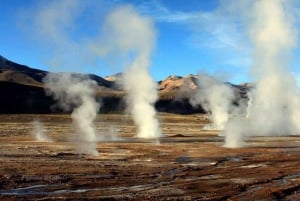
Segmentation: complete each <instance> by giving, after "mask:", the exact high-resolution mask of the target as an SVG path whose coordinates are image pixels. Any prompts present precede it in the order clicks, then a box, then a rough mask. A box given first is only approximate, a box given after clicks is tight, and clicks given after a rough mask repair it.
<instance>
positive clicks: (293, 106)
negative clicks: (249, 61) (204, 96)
mask: <svg viewBox="0 0 300 201" xmlns="http://www.w3.org/2000/svg"><path fill="white" fill-rule="evenodd" d="M289 2H290V1H281V0H264V1H253V7H252V9H251V17H250V18H249V19H250V20H249V21H248V30H249V36H250V39H251V41H252V43H253V45H254V52H253V61H254V62H253V67H252V68H251V72H252V74H253V75H254V77H255V78H256V79H257V81H256V85H255V88H254V89H253V90H252V91H251V92H250V93H249V94H248V95H249V99H250V101H249V102H248V108H247V111H248V112H247V114H246V115H245V116H243V117H239V118H234V119H232V120H231V121H230V122H229V124H228V126H227V128H226V130H225V131H224V133H225V136H226V140H225V146H227V147H239V146H243V145H244V142H243V141H244V140H245V138H247V137H248V136H257V135H264V136H266V135H267V136H272V135H291V134H299V132H300V126H299V122H298V121H299V118H300V113H299V112H300V105H299V89H298V88H297V83H296V80H295V78H294V77H293V74H292V73H291V69H290V61H291V56H292V50H293V49H294V48H295V47H296V45H297V36H296V30H295V28H294V25H293V22H294V20H293V19H292V18H291V15H290V13H289V10H288V8H289V5H288V3H289ZM245 117H246V118H245Z"/></svg>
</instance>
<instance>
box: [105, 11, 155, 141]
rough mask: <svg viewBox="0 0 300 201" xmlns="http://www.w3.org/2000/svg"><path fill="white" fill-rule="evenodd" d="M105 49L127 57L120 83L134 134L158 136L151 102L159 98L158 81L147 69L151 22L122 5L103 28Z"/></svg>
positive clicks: (151, 41)
mask: <svg viewBox="0 0 300 201" xmlns="http://www.w3.org/2000/svg"><path fill="white" fill-rule="evenodd" d="M103 30H105V36H106V40H105V41H108V42H107V49H106V51H113V52H116V51H119V52H121V54H125V55H126V56H128V58H129V61H127V62H128V63H127V64H126V66H125V72H124V78H123V80H122V84H123V86H124V89H125V90H126V91H127V95H126V103H127V106H128V110H129V112H130V113H131V115H132V118H133V120H134V122H135V124H136V126H137V136H138V137H141V138H158V137H160V136H161V130H160V126H159V122H158V120H157V118H156V111H155V108H154V103H155V102H156V100H157V99H158V95H157V83H156V82H155V81H154V80H153V79H152V77H151V75H150V73H149V71H148V68H149V65H150V57H151V52H152V49H153V47H154V44H155V39H156V33H155V29H154V25H153V22H152V21H151V20H150V19H148V18H146V17H143V16H141V15H139V14H138V13H137V11H136V10H135V9H134V8H133V7H132V6H122V7H119V8H117V9H115V10H114V11H112V12H111V13H110V14H109V15H108V16H107V18H106V21H105V25H104V29H103Z"/></svg>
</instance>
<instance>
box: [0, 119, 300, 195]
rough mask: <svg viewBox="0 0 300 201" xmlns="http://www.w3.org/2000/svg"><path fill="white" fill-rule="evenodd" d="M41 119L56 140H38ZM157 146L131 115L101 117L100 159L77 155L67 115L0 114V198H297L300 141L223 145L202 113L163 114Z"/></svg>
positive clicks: (264, 140)
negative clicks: (35, 127)
mask: <svg viewBox="0 0 300 201" xmlns="http://www.w3.org/2000/svg"><path fill="white" fill-rule="evenodd" d="M36 118H38V119H39V120H40V121H41V122H43V124H44V126H45V128H46V129H47V134H48V135H49V136H50V137H52V138H53V139H54V140H55V142H36V141H35V140H34V139H33V138H32V137H31V136H30V135H29V133H30V131H31V130H32V124H31V121H32V120H33V119H36ZM159 119H160V121H161V126H162V130H163V133H164V134H165V136H164V137H162V138H161V139H160V143H157V142H153V141H147V140H141V139H137V138H135V137H134V133H135V127H134V126H133V123H132V121H131V120H130V118H129V117H128V116H125V115H118V114H110V115H99V116H98V117H97V120H96V128H97V133H98V134H99V136H105V140H104V141H99V142H98V144H97V150H98V151H99V153H100V155H99V156H97V157H96V156H94V157H93V156H88V155H82V154H77V153H76V148H75V147H74V144H72V143H70V142H69V139H70V136H71V135H72V133H73V130H72V128H71V119H70V116H69V115H1V116H0V200H300V169H299V167H300V158H299V156H300V137H297V136H288V137H256V138H251V139H249V140H248V146H247V147H246V148H240V149H228V148H223V147H222V144H223V140H224V139H223V138H222V137H219V136H218V135H217V132H215V131H205V130H201V127H202V126H203V125H204V124H205V123H207V122H206V121H205V120H204V118H203V117H202V116H199V115H174V114H159Z"/></svg>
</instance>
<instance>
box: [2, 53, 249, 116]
mask: <svg viewBox="0 0 300 201" xmlns="http://www.w3.org/2000/svg"><path fill="white" fill-rule="evenodd" d="M48 73H49V72H47V71H43V70H39V69H35V68H31V67H28V66H25V65H21V64H18V63H15V62H12V61H10V60H8V59H6V58H5V57H3V56H1V55H0V92H1V96H0V113H53V112H55V113H56V112H62V111H60V110H58V109H56V110H52V109H51V108H53V107H52V105H54V104H55V102H54V101H53V100H52V98H51V97H48V96H46V95H45V92H44V87H45V86H44V83H43V78H44V77H45V76H46V75H47V74H48ZM73 75H74V76H81V75H82V74H79V73H74V74H73ZM87 76H89V78H90V79H92V80H94V81H96V82H97V84H98V90H97V100H99V101H100V102H101V109H100V112H120V111H124V110H125V103H124V101H123V97H124V96H125V91H123V90H122V88H121V86H120V85H119V80H120V79H122V76H123V75H122V73H117V74H115V75H112V76H106V77H105V78H102V77H100V76H98V75H94V74H89V75H87ZM197 79H199V77H198V76H196V75H188V76H186V77H181V76H176V75H172V76H169V77H167V78H166V79H165V80H162V81H159V82H158V85H159V91H158V92H159V100H158V101H157V102H156V104H155V107H156V109H157V110H158V111H160V112H170V113H182V114H186V113H197V112H204V111H203V110H202V109H201V108H196V109H195V108H193V107H192V106H191V105H190V103H189V98H190V97H191V95H192V94H193V91H194V90H195V89H197V88H198V87H199V86H198V85H197V83H198V82H197ZM228 84H230V83H228ZM230 85H231V84H230ZM231 86H232V87H234V88H235V89H236V91H237V93H238V94H241V97H243V96H244V97H245V96H246V93H247V90H248V89H249V86H248V85H246V84H245V85H231Z"/></svg>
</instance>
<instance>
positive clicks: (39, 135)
mask: <svg viewBox="0 0 300 201" xmlns="http://www.w3.org/2000/svg"><path fill="white" fill-rule="evenodd" d="M32 126H33V129H32V130H31V132H30V134H31V136H33V137H34V138H35V140H36V141H39V142H52V139H51V138H49V137H48V136H47V135H46V134H45V128H44V126H43V124H42V123H41V122H40V121H39V120H34V121H33V122H32Z"/></svg>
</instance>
